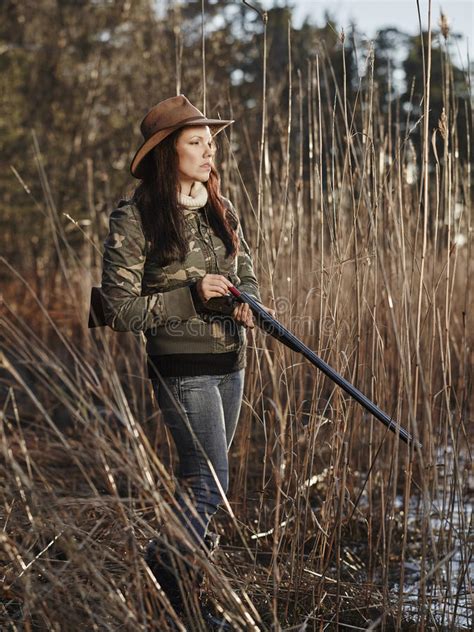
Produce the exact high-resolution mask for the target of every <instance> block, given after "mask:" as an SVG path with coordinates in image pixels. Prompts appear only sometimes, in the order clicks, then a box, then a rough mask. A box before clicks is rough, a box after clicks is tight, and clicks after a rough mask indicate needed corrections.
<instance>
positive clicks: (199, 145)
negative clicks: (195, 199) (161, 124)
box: [176, 125, 215, 195]
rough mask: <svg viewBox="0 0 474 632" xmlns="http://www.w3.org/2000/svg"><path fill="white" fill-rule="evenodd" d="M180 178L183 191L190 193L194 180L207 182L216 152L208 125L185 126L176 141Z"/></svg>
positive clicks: (186, 193)
mask: <svg viewBox="0 0 474 632" xmlns="http://www.w3.org/2000/svg"><path fill="white" fill-rule="evenodd" d="M176 153H177V154H178V180H179V184H180V187H181V192H182V193H184V194H185V195H189V192H190V190H191V186H192V184H193V182H196V180H197V181H199V182H207V181H208V180H209V174H210V173H211V165H212V160H213V156H214V153H215V144H214V141H213V140H212V135H211V130H210V129H209V126H208V125H196V126H193V127H183V130H182V132H181V134H180V135H179V136H178V140H177V141H176Z"/></svg>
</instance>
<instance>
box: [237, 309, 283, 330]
mask: <svg viewBox="0 0 474 632" xmlns="http://www.w3.org/2000/svg"><path fill="white" fill-rule="evenodd" d="M262 307H263V309H264V310H265V311H267V312H268V313H269V314H270V316H272V317H273V318H275V315H276V312H275V310H274V309H271V308H270V307H265V305H262ZM232 317H233V318H234V319H235V320H236V321H237V322H238V323H239V325H244V327H249V328H250V329H253V328H254V327H255V323H254V319H253V314H252V310H251V309H250V305H247V303H239V304H238V305H237V307H236V308H235V309H234V312H233V314H232Z"/></svg>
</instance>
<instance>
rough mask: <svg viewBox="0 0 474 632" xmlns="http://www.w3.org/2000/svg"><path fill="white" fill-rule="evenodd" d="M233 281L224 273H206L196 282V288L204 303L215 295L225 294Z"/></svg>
mask: <svg viewBox="0 0 474 632" xmlns="http://www.w3.org/2000/svg"><path fill="white" fill-rule="evenodd" d="M231 286H232V283H231V282H230V281H229V279H226V278H225V276H223V275H222V274H206V275H205V276H203V277H202V279H199V280H198V281H197V283H196V290H197V293H198V296H199V298H200V299H201V301H202V302H203V303H205V302H206V301H208V300H209V299H210V298H214V297H215V296H225V295H226V294H227V293H228V292H229V287H231Z"/></svg>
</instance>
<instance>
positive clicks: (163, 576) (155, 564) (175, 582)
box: [144, 540, 184, 614]
mask: <svg viewBox="0 0 474 632" xmlns="http://www.w3.org/2000/svg"><path fill="white" fill-rule="evenodd" d="M144 557H145V562H146V563H147V564H148V566H149V567H150V570H151V572H152V573H153V575H154V576H155V578H156V580H157V582H158V583H159V584H160V586H161V588H162V590H163V592H164V593H165V594H166V596H167V597H168V600H169V602H170V603H171V605H172V606H173V609H174V610H175V612H176V613H177V614H180V613H182V612H183V611H184V602H183V596H182V594H181V588H180V582H179V579H178V572H177V565H176V563H175V561H174V560H173V559H172V556H171V555H170V554H169V552H168V551H167V550H166V549H165V548H164V547H163V546H162V545H160V543H159V542H158V540H150V541H149V542H148V545H147V547H146V550H145V556H144Z"/></svg>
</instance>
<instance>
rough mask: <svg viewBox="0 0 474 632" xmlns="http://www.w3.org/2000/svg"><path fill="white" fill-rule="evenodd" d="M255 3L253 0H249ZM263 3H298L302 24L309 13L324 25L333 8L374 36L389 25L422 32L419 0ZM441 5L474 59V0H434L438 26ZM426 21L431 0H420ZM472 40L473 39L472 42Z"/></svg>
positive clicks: (278, 0)
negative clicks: (429, 0)
mask: <svg viewBox="0 0 474 632" xmlns="http://www.w3.org/2000/svg"><path fill="white" fill-rule="evenodd" d="M249 2H250V4H252V0H249ZM258 4H260V6H263V7H264V8H269V7H271V6H273V5H275V4H277V5H280V6H285V5H286V4H290V5H291V4H292V5H294V7H295V12H294V16H295V17H294V25H295V26H296V27H299V26H301V23H302V22H303V20H304V18H305V16H306V15H308V16H309V18H310V20H309V21H310V22H312V23H313V24H316V25H318V26H321V25H322V24H324V13H325V11H329V12H330V13H331V14H332V15H333V16H334V18H335V19H336V21H337V22H338V24H339V25H340V26H342V27H344V28H345V30H349V27H350V24H351V22H352V21H355V23H356V24H357V26H358V29H359V30H360V31H361V32H363V33H364V34H365V35H367V37H369V38H371V37H373V36H374V35H375V33H376V31H377V30H379V29H380V28H383V27H386V26H396V27H398V28H399V29H400V30H402V31H405V32H407V33H413V34H415V33H417V32H418V13H417V5H416V0H325V1H319V0H288V1H287V0H261V1H260V3H258ZM441 8H442V9H443V13H444V14H445V15H447V16H448V19H449V23H450V25H451V28H452V30H453V32H456V33H460V34H461V35H463V40H461V41H460V42H459V44H458V46H459V49H460V50H459V54H460V56H461V57H462V58H463V59H467V52H468V50H469V55H470V59H471V62H472V61H473V59H474V0H443V1H440V0H432V2H431V24H432V26H433V27H436V28H438V20H439V15H440V11H441ZM420 12H421V16H422V23H423V25H424V26H425V27H426V25H427V23H428V19H427V16H428V0H420ZM468 42H469V43H468Z"/></svg>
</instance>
